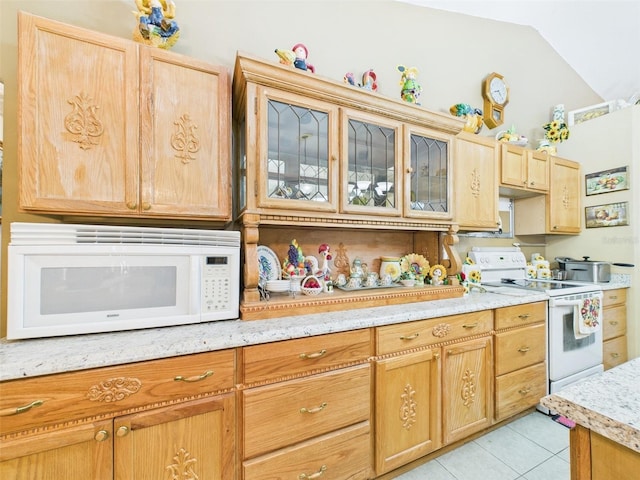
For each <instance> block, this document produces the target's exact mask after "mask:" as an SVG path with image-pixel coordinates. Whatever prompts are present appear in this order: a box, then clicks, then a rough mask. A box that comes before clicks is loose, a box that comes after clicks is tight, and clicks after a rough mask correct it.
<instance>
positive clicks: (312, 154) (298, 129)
mask: <svg viewBox="0 0 640 480" xmlns="http://www.w3.org/2000/svg"><path fill="white" fill-rule="evenodd" d="M323 107H324V105H322V104H315V103H314V102H312V101H309V100H308V99H304V100H301V101H297V100H296V101H295V102H292V101H290V100H289V99H288V98H286V97H284V98H275V97H271V96H270V97H269V98H268V99H267V100H266V109H265V110H266V124H267V129H266V158H265V159H264V160H263V164H262V166H261V169H262V179H261V180H260V181H261V187H262V188H263V190H262V194H261V195H260V197H261V202H260V203H261V206H266V207H283V208H294V209H308V210H326V211H335V210H336V200H335V199H336V198H337V189H336V186H335V184H336V182H335V180H333V178H334V177H336V176H337V173H334V171H333V170H334V166H333V165H332V159H333V158H335V154H333V153H332V150H333V148H332V144H333V143H335V140H332V139H331V138H330V137H331V135H332V133H333V130H334V128H335V126H334V117H335V116H336V113H335V112H334V110H332V109H331V108H323ZM334 136H335V135H334ZM287 205H288V207H287Z"/></svg>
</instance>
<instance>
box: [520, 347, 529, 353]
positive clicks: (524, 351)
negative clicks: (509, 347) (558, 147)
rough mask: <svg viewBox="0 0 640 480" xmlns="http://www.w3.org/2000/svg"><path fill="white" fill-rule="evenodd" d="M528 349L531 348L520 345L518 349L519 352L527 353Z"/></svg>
mask: <svg viewBox="0 0 640 480" xmlns="http://www.w3.org/2000/svg"><path fill="white" fill-rule="evenodd" d="M529 350H531V347H520V348H519V349H518V351H519V352H520V353H527V352H528V351H529Z"/></svg>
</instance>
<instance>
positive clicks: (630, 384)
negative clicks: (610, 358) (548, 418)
mask: <svg viewBox="0 0 640 480" xmlns="http://www.w3.org/2000/svg"><path fill="white" fill-rule="evenodd" d="M540 403H541V404H542V405H544V406H545V407H547V408H550V409H552V410H554V411H556V412H558V413H560V414H561V415H564V416H565V417H567V418H569V419H571V420H573V421H574V422H576V423H577V424H579V425H582V426H583V427H585V428H588V429H590V430H592V431H594V432H596V433H599V434H600V435H603V436H605V437H607V438H609V439H611V440H613V441H615V442H618V443H620V444H621V445H624V446H625V447H628V448H630V449H631V450H635V451H636V452H640V357H639V358H636V359H634V360H630V361H628V362H627V363H623V364H622V365H619V366H617V367H615V368H612V369H611V370H607V371H606V372H604V373H602V374H601V375H597V376H594V377H589V378H586V379H584V380H582V381H581V382H579V383H577V384H575V385H572V386H570V387H567V388H566V389H564V390H561V391H559V392H556V393H554V394H551V395H548V396H546V397H544V398H543V399H542V400H541V401H540Z"/></svg>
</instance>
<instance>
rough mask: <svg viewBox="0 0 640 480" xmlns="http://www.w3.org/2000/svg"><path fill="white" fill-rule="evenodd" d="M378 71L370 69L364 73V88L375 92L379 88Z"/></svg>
mask: <svg viewBox="0 0 640 480" xmlns="http://www.w3.org/2000/svg"><path fill="white" fill-rule="evenodd" d="M376 79H377V76H376V73H375V72H374V71H373V70H371V69H369V70H367V71H366V72H364V73H363V74H362V88H364V89H365V90H371V91H373V92H375V91H377V90H378V82H377V81H376Z"/></svg>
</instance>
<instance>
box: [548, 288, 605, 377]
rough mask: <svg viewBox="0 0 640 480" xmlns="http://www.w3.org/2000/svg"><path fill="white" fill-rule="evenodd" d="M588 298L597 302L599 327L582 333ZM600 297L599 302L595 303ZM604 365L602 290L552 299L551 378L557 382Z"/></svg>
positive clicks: (550, 331)
mask: <svg viewBox="0 0 640 480" xmlns="http://www.w3.org/2000/svg"><path fill="white" fill-rule="evenodd" d="M585 299H591V304H592V305H597V307H596V315H597V319H598V320H599V324H598V326H597V327H596V328H595V331H593V333H590V334H588V335H586V336H585V335H584V334H581V333H580V332H579V330H578V327H577V325H578V323H579V322H580V321H582V312H581V309H582V307H583V305H584V301H585ZM596 300H597V304H596V303H594V302H596ZM601 364H602V292H589V293H583V294H577V295H570V296H566V297H555V298H550V299H549V380H550V381H552V382H554V381H555V382H557V381H559V380H561V379H563V378H566V377H568V376H570V375H574V374H576V373H579V372H582V371H584V370H587V369H589V368H592V367H595V366H598V365H601Z"/></svg>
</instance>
